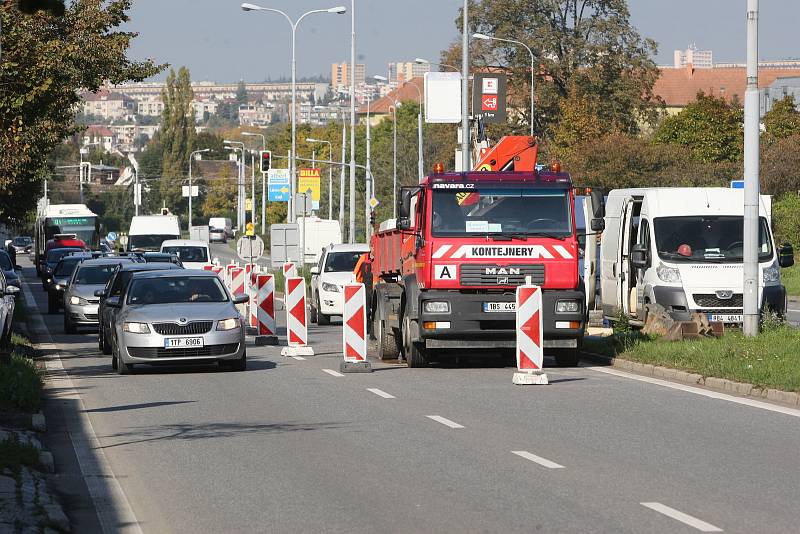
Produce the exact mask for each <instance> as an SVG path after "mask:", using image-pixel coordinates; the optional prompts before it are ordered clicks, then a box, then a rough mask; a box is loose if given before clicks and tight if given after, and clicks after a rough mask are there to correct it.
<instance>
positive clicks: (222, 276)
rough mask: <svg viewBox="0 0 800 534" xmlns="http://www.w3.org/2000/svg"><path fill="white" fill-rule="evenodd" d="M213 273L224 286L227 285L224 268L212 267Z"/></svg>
mask: <svg viewBox="0 0 800 534" xmlns="http://www.w3.org/2000/svg"><path fill="white" fill-rule="evenodd" d="M211 272H213V273H214V274H216V275H217V276H218V277H219V279H220V280H221V281H222V283H223V284H224V283H225V274H224V273H223V272H222V267H218V266H216V265H214V266H213V267H211Z"/></svg>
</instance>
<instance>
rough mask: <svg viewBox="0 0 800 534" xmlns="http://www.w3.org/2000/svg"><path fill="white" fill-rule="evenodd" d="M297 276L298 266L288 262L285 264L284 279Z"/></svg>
mask: <svg viewBox="0 0 800 534" xmlns="http://www.w3.org/2000/svg"><path fill="white" fill-rule="evenodd" d="M295 276H297V265H295V263H294V262H292V261H287V262H286V263H284V264H283V277H284V278H285V279H289V278H293V277H295Z"/></svg>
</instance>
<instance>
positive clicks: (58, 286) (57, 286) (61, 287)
mask: <svg viewBox="0 0 800 534" xmlns="http://www.w3.org/2000/svg"><path fill="white" fill-rule="evenodd" d="M55 288H56V289H57V290H60V289H64V286H62V285H61V284H56V285H55Z"/></svg>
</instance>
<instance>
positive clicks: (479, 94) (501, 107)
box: [472, 73, 507, 123]
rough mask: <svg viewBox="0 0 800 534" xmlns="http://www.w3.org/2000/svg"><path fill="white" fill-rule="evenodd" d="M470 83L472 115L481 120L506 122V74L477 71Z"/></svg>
mask: <svg viewBox="0 0 800 534" xmlns="http://www.w3.org/2000/svg"><path fill="white" fill-rule="evenodd" d="M472 83H473V85H472V115H473V116H474V117H476V118H480V119H482V120H483V122H486V123H489V122H506V118H507V115H506V75H505V74H490V73H479V74H475V75H474V79H473V82H472Z"/></svg>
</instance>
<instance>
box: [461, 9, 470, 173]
mask: <svg viewBox="0 0 800 534" xmlns="http://www.w3.org/2000/svg"><path fill="white" fill-rule="evenodd" d="M461 19H462V20H461V23H462V28H461V172H468V171H469V167H470V159H471V158H470V148H469V142H470V135H469V33H468V32H469V0H464V7H463V8H462V11H461Z"/></svg>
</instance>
